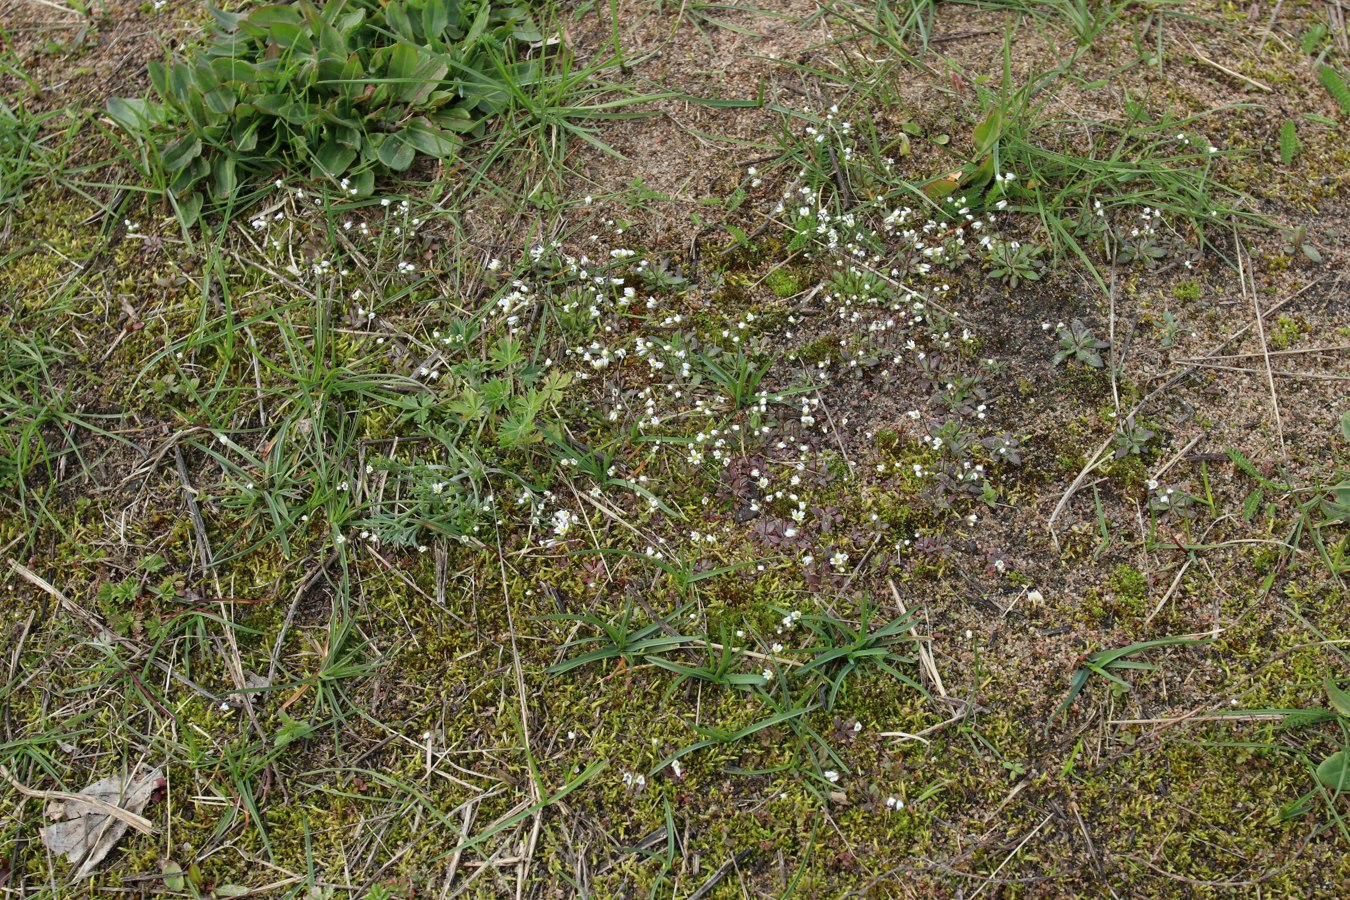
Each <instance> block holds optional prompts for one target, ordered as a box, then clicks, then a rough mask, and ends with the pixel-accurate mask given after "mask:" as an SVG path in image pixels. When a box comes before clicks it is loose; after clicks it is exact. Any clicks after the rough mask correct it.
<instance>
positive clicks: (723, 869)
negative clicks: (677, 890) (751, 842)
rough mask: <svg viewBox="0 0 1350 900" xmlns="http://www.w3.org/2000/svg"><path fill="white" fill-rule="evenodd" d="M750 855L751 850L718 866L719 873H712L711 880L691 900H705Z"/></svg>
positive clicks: (702, 885) (704, 883) (692, 895)
mask: <svg viewBox="0 0 1350 900" xmlns="http://www.w3.org/2000/svg"><path fill="white" fill-rule="evenodd" d="M749 855H750V851H749V850H742V851H741V852H740V853H737V854H736V855H735V856H733V857H732V858H731V859H729V860H727V861H726V862H724V863H722V865H720V866H718V868H717V871H716V872H713V873H712V877H711V878H709V879H708V880H707V881H705V882H703V884H701V885H699V888H698V890H696V891H694V892H693V893H692V894H690V895H689V900H703V898H704V897H706V896H708V894H710V893H711V892H712V889H713V888H715V887H717V883H718V882H719V881H721V880H722V879H723V878H726V877H727V874H728V873H729V872H730V871H731V870H732V869H734V868H736V866H737V865H739V864H740V862H741V860H743V859H745V858H746V857H747V856H749Z"/></svg>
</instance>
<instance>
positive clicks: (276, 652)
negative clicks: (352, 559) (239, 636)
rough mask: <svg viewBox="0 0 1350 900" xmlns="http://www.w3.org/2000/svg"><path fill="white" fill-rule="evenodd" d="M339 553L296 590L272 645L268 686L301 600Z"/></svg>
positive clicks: (317, 568) (328, 559) (320, 565)
mask: <svg viewBox="0 0 1350 900" xmlns="http://www.w3.org/2000/svg"><path fill="white" fill-rule="evenodd" d="M338 553H339V551H337V550H334V551H333V552H332V553H330V554H329V555H328V558H327V559H325V560H324V561H323V562H322V563H321V564H319V565H318V566H317V567H316V568H315V569H314V571H313V572H310V573H309V577H308V578H306V579H305V580H304V583H303V584H301V585H300V587H299V588H298V589H297V590H296V592H295V597H294V598H292V599H291V608H290V609H288V610H287V611H286V619H285V621H283V622H282V623H281V631H280V632H279V633H278V634H277V639H276V641H274V642H273V644H272V658H271V659H270V660H269V661H268V663H267V683H268V684H271V683H272V676H273V675H275V674H276V671H277V658H278V657H279V656H280V655H281V645H282V644H283V643H284V642H285V640H286V632H288V631H290V630H291V622H293V621H294V620H295V611H296V610H297V609H299V607H300V598H301V597H303V596H305V594H307V593H309V589H310V588H312V587H314V584H315V583H316V582H317V581H318V580H319V578H321V577H322V576H323V573H324V572H326V571H328V567H329V566H331V565H332V564H333V563H335V562H337V558H338Z"/></svg>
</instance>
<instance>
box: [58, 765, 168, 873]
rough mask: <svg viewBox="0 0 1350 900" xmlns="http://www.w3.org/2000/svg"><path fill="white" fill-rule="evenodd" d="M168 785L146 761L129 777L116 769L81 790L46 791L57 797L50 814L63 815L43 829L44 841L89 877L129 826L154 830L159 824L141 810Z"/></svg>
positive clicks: (147, 831)
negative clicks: (154, 822) (152, 796)
mask: <svg viewBox="0 0 1350 900" xmlns="http://www.w3.org/2000/svg"><path fill="white" fill-rule="evenodd" d="M163 786H164V773H163V772H161V771H160V770H159V769H157V768H146V767H142V768H140V769H138V770H137V771H136V772H135V773H134V774H133V775H132V776H131V778H129V779H124V778H123V777H122V776H121V775H113V776H112V777H110V778H104V779H102V780H100V781H95V782H94V783H93V784H91V785H89V786H88V787H86V788H85V789H84V790H82V791H80V792H79V793H77V794H65V793H58V792H55V791H49V792H40V793H41V795H43V796H46V797H48V798H49V799H50V800H51V802H50V803H48V804H47V817H48V818H49V819H54V820H57V821H56V822H55V823H54V824H52V825H48V826H47V827H46V828H43V829H41V830H40V832H39V833H40V834H41V836H42V843H43V844H45V845H46V847H47V849H49V850H51V851H52V852H53V853H57V854H62V855H64V856H65V857H66V858H67V859H69V860H70V863H71V865H73V866H75V878H77V879H80V878H88V877H89V876H90V875H92V874H93V873H94V869H95V868H96V867H97V866H98V864H99V863H101V862H102V861H103V859H104V858H105V857H106V856H107V855H108V853H109V851H111V850H112V848H113V846H114V845H116V844H117V842H118V841H120V840H121V839H122V836H123V835H125V834H126V833H127V829H128V828H132V827H134V828H136V830H137V831H141V832H145V833H153V832H154V830H155V829H154V826H153V825H152V824H151V823H150V821H149V820H148V819H146V818H145V817H144V816H142V815H141V811H142V810H143V809H145V807H146V805H147V804H148V803H149V802H150V797H151V795H153V794H154V792H155V789H156V788H160V787H163ZM34 793H39V792H34Z"/></svg>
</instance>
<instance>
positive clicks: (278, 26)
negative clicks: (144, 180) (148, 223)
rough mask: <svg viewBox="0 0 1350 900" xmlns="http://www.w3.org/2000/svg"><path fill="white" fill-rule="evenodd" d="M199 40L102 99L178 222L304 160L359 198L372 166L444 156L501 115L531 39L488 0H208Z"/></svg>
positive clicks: (532, 64) (522, 17)
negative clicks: (144, 150)
mask: <svg viewBox="0 0 1350 900" xmlns="http://www.w3.org/2000/svg"><path fill="white" fill-rule="evenodd" d="M210 11H211V14H212V16H214V18H215V22H216V24H215V27H214V29H213V31H212V34H211V37H210V41H209V43H207V45H206V46H205V47H203V48H201V49H199V50H195V51H192V52H190V53H188V54H187V55H185V56H183V57H180V58H178V59H173V60H170V61H168V62H164V63H151V64H150V67H149V68H150V80H151V82H152V83H153V85H154V88H155V93H156V94H157V95H158V97H159V99H158V100H150V99H143V100H138V99H122V98H114V99H112V100H110V101H109V102H108V114H109V116H111V118H112V119H113V120H114V121H116V122H117V123H118V124H119V125H120V126H122V127H123V128H125V129H126V130H127V131H129V132H130V133H131V134H133V135H135V136H136V137H138V138H141V139H143V140H144V141H146V143H147V144H149V145H150V147H151V148H152V152H153V154H154V155H155V156H157V158H158V163H159V166H160V167H161V168H162V170H163V173H164V175H165V178H166V180H167V185H166V187H167V188H168V189H169V190H171V191H173V192H174V194H176V195H178V196H179V197H180V198H182V199H181V202H180V212H181V213H182V214H183V218H184V219H186V220H189V221H191V220H194V219H195V218H196V217H197V215H198V214H199V213H200V210H201V206H202V200H203V196H202V195H203V194H206V195H209V197H210V198H211V199H213V200H215V201H225V200H227V199H228V198H230V197H231V196H233V195H234V193H235V191H236V190H237V189H238V188H239V187H240V186H243V185H247V183H248V182H250V181H255V180H259V179H264V178H268V177H270V176H272V175H273V174H274V173H276V172H277V171H280V170H290V171H294V170H297V169H299V170H308V171H309V173H310V175H311V176H312V177H315V178H327V179H331V180H333V181H334V182H337V183H338V184H339V186H340V187H341V188H342V190H343V191H344V192H345V193H349V194H351V195H354V196H365V195H367V194H369V193H370V192H371V190H372V189H373V187H374V181H375V175H376V174H377V173H379V172H380V171H384V170H392V171H403V170H405V169H407V168H408V167H409V166H410V165H412V162H413V160H414V158H415V157H416V155H417V154H418V153H423V154H426V155H428V156H434V157H437V158H441V159H444V158H446V157H450V156H453V155H454V154H455V153H456V152H457V151H458V150H459V148H460V146H461V144H462V140H463V137H462V136H463V135H465V134H470V133H473V132H475V131H477V130H479V129H480V128H481V127H482V124H483V122H484V121H485V120H487V119H489V118H491V117H492V116H495V115H497V114H499V113H501V112H502V111H503V110H504V109H505V107H506V105H507V103H508V95H507V93H506V92H505V91H504V90H502V89H501V86H500V84H499V83H498V82H499V81H500V79H501V78H503V77H509V78H510V80H511V81H512V82H514V83H517V84H520V83H529V82H530V81H532V80H533V79H534V78H535V77H536V76H537V73H538V68H539V64H538V62H537V61H535V60H527V59H517V58H516V53H515V51H516V50H517V49H518V48H519V46H520V45H521V44H522V43H528V42H536V41H539V40H541V35H540V32H539V30H538V28H537V27H536V26H535V24H534V23H533V21H532V20H531V19H530V17H529V14H528V13H527V12H526V11H525V10H523V9H521V8H519V7H516V6H511V5H508V4H505V3H500V2H496V0H400V2H384V0H327V2H326V3H323V4H322V5H316V4H315V3H312V2H309V0H299V2H295V3H278V4H272V5H268V6H260V7H257V8H256V9H253V10H251V11H248V12H241V13H234V12H225V11H223V10H219V9H216V8H215V7H210Z"/></svg>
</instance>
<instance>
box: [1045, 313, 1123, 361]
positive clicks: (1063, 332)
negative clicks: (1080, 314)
mask: <svg viewBox="0 0 1350 900" xmlns="http://www.w3.org/2000/svg"><path fill="white" fill-rule="evenodd" d="M1109 346H1111V344H1110V343H1109V342H1108V341H1099V340H1097V337H1096V335H1094V334H1093V333H1092V332H1091V330H1089V329H1088V327H1087V326H1086V325H1084V324H1083V320H1082V319H1074V320H1073V321H1072V322H1070V323H1069V326H1068V327H1067V328H1061V329H1060V330H1059V351H1058V352H1057V353H1055V358H1054V364H1055V365H1059V364H1060V363H1062V362H1064V361H1065V360H1069V359H1076V360H1078V361H1079V362H1081V363H1083V364H1084V365H1088V366H1092V367H1093V368H1094V369H1100V368H1102V367H1104V366H1105V365H1106V363H1104V362H1103V361H1102V356H1101V354H1100V353H1098V352H1097V351H1098V350H1104V349H1106V348H1107V347H1109Z"/></svg>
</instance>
